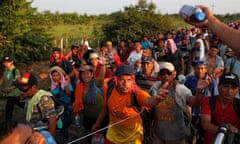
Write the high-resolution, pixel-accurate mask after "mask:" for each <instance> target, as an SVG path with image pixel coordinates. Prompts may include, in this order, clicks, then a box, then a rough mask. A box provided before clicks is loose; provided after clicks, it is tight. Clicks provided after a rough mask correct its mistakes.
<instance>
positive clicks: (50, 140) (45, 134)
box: [38, 130, 57, 144]
mask: <svg viewBox="0 0 240 144" xmlns="http://www.w3.org/2000/svg"><path fill="white" fill-rule="evenodd" d="M38 131H39V132H40V133H41V134H42V135H43V137H44V138H45V142H46V143H47V144H57V143H56V141H55V140H54V138H53V136H52V135H51V134H50V133H49V132H48V131H45V130H38Z"/></svg>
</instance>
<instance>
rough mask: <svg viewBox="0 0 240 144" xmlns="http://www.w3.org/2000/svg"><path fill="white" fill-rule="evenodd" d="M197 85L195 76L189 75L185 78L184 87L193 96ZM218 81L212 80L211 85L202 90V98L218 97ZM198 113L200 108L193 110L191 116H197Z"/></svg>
mask: <svg viewBox="0 0 240 144" xmlns="http://www.w3.org/2000/svg"><path fill="white" fill-rule="evenodd" d="M207 78H208V75H206V78H205V79H207ZM197 83H198V78H197V76H196V75H191V76H189V77H187V79H186V81H185V83H184V85H185V86H186V87H187V88H189V89H190V90H191V92H192V93H193V95H195V93H196V89H197ZM217 85H218V80H213V82H212V83H210V84H209V85H208V86H207V87H206V88H205V89H203V96H214V95H218V94H219V92H218V88H217ZM199 113H200V108H193V115H199Z"/></svg>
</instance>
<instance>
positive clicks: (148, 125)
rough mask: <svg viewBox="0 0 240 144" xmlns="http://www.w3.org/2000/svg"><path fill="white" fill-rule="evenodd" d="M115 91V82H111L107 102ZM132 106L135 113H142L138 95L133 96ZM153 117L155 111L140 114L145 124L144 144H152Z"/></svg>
mask: <svg viewBox="0 0 240 144" xmlns="http://www.w3.org/2000/svg"><path fill="white" fill-rule="evenodd" d="M113 89H114V82H113V81H112V80H111V81H109V82H108V88H107V93H106V96H107V101H108V99H109V97H110V95H111V93H112V90H113ZM131 105H132V106H133V107H134V109H135V111H136V112H137V113H139V112H140V111H141V109H140V106H139V104H138V102H137V95H136V93H132V94H131ZM153 115H154V111H153V109H145V108H144V109H143V110H142V113H141V114H140V116H141V118H142V122H143V137H144V144H150V130H151V125H152V122H153Z"/></svg>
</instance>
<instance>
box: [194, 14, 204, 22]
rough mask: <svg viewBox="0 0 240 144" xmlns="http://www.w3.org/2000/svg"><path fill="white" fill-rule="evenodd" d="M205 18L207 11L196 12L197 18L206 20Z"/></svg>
mask: <svg viewBox="0 0 240 144" xmlns="http://www.w3.org/2000/svg"><path fill="white" fill-rule="evenodd" d="M205 18H206V14H205V13H203V12H196V13H195V19H196V20H197V21H204V20H205Z"/></svg>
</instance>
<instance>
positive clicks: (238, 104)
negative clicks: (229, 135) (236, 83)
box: [233, 97, 240, 118]
mask: <svg viewBox="0 0 240 144" xmlns="http://www.w3.org/2000/svg"><path fill="white" fill-rule="evenodd" d="M233 108H234V111H235V112H236V114H237V115H238V117H239V118H240V99H238V98H236V97H235V98H234V100H233Z"/></svg>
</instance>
